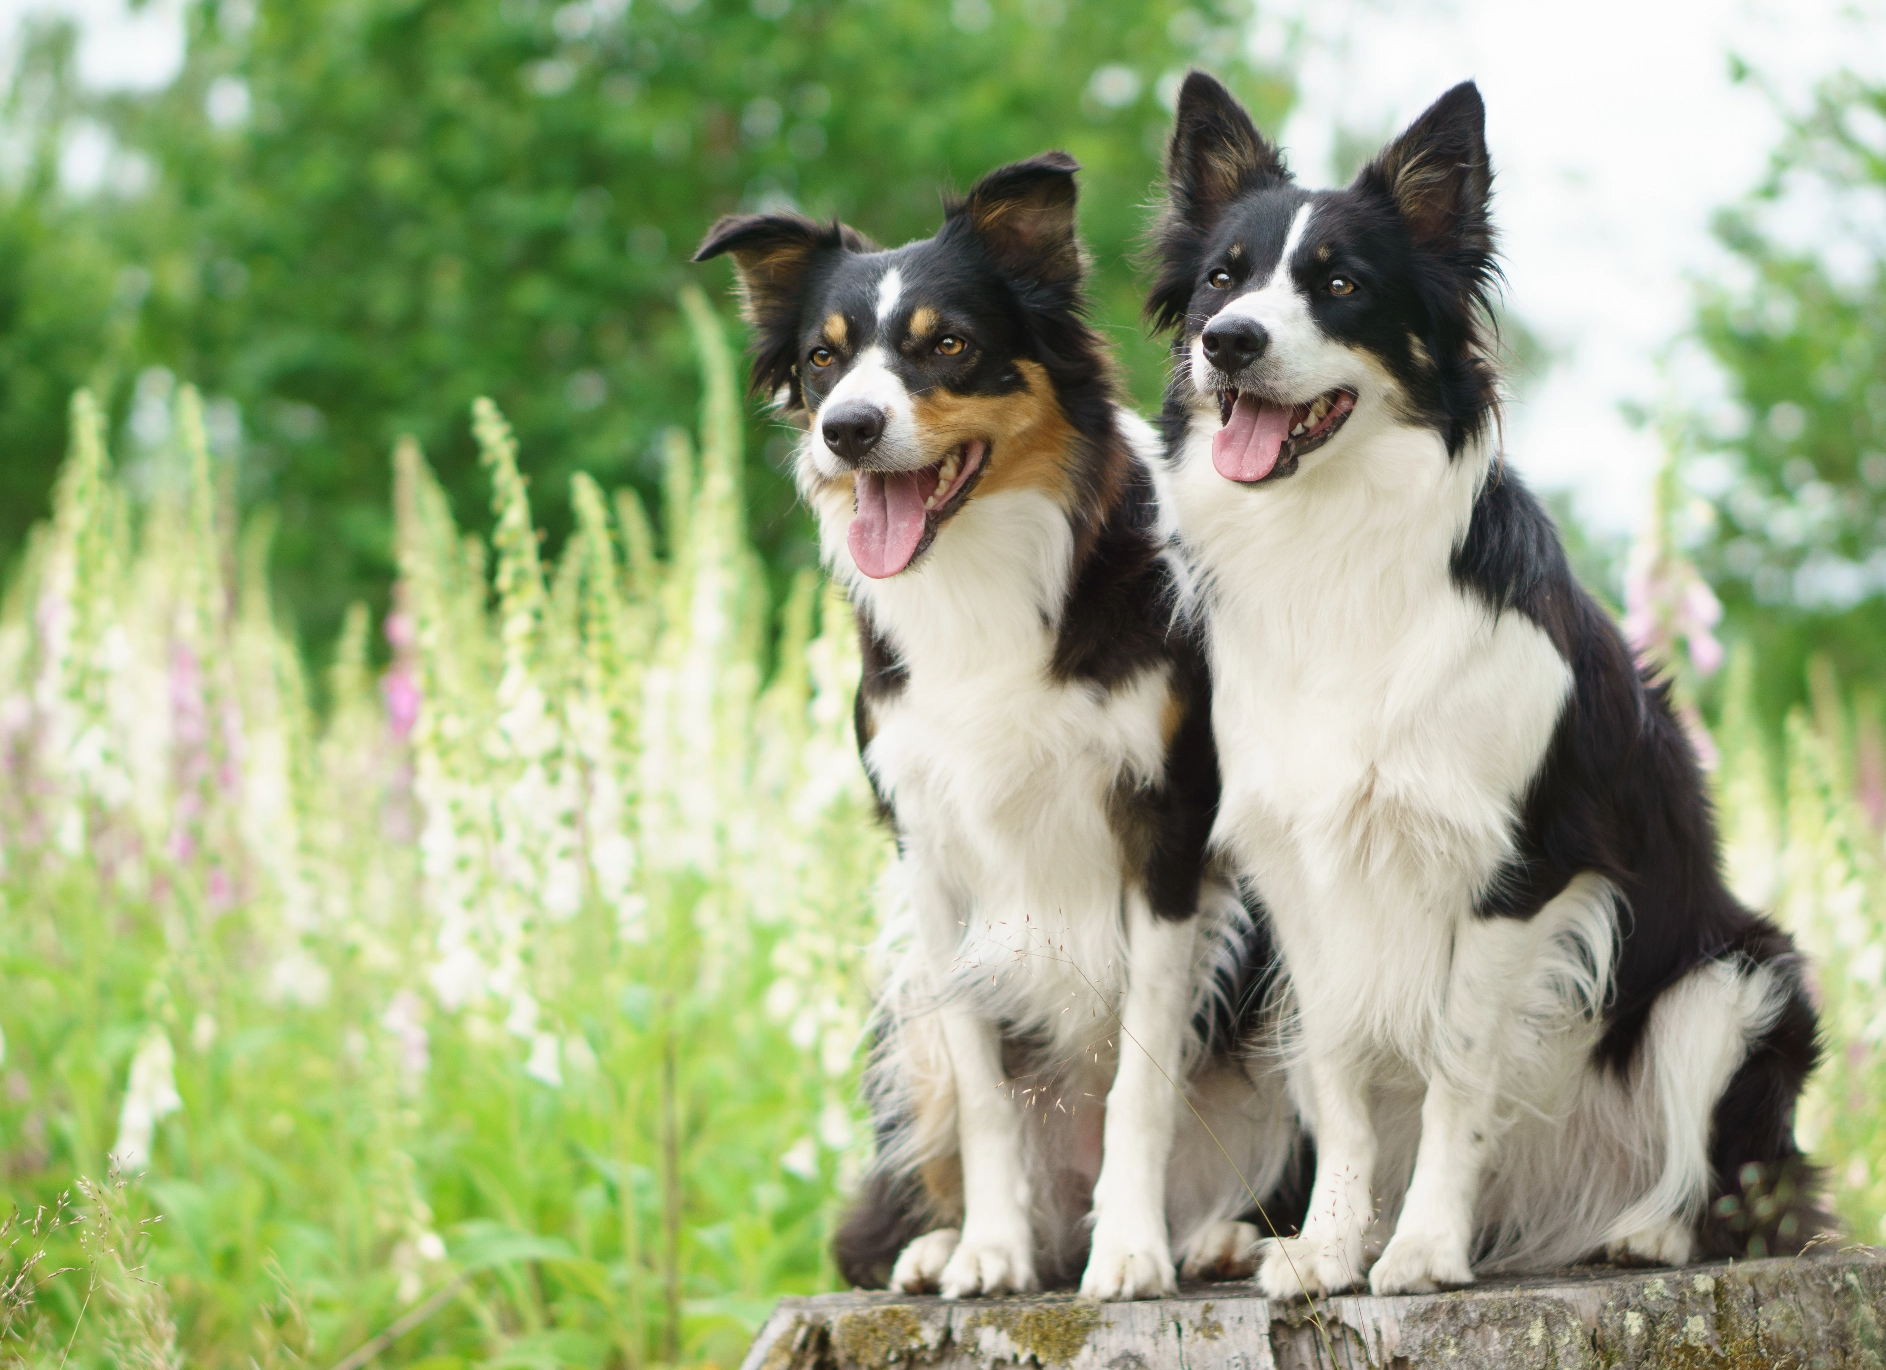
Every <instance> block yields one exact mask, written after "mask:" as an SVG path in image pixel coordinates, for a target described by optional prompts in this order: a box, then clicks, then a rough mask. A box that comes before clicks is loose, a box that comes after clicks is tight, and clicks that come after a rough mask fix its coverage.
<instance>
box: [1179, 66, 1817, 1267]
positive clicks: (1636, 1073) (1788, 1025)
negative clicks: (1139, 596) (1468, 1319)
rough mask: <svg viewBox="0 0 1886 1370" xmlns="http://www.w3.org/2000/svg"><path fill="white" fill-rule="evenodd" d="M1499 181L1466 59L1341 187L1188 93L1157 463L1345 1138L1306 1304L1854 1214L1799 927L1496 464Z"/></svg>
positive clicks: (1312, 1104)
mask: <svg viewBox="0 0 1886 1370" xmlns="http://www.w3.org/2000/svg"><path fill="white" fill-rule="evenodd" d="M1491 178H1492V173H1491V171H1490V169H1489V165H1488V161H1487V154H1486V144H1485V136H1484V111H1483V108H1482V105H1481V101H1480V96H1479V93H1478V91H1477V90H1476V89H1475V88H1474V86H1473V85H1472V84H1463V85H1460V86H1457V87H1455V88H1454V89H1453V90H1451V91H1449V92H1448V93H1447V94H1446V95H1445V96H1443V97H1442V98H1441V99H1440V100H1439V101H1438V102H1437V103H1436V104H1435V105H1434V106H1433V107H1432V108H1431V109H1429V110H1428V111H1427V112H1426V113H1425V114H1423V115H1422V116H1421V117H1420V118H1419V119H1417V120H1416V121H1415V123H1414V124H1413V125H1412V126H1411V127H1410V128H1409V129H1408V130H1407V131H1406V132H1405V133H1404V134H1402V135H1401V136H1400V137H1399V138H1398V139H1396V140H1395V141H1394V142H1393V143H1391V144H1390V145H1389V146H1388V147H1387V148H1386V149H1385V150H1384V151H1383V152H1382V154H1381V155H1380V156H1379V157H1378V158H1377V159H1376V160H1375V161H1374V162H1373V163H1371V164H1370V165H1369V166H1367V167H1366V168H1364V169H1363V171H1362V172H1361V174H1360V175H1359V176H1358V177H1357V178H1356V180H1355V182H1354V184H1352V185H1351V186H1350V187H1348V188H1347V189H1345V190H1337V191H1323V192H1313V191H1309V190H1305V189H1303V188H1301V187H1299V186H1297V185H1296V184H1295V183H1294V182H1293V181H1292V180H1291V178H1290V176H1289V173H1288V172H1287V171H1286V169H1285V167H1284V164H1283V162H1282V160H1281V158H1280V157H1279V155H1278V153H1277V151H1276V150H1275V149H1274V148H1272V147H1271V146H1270V145H1269V144H1268V143H1266V142H1265V140H1264V139H1263V138H1262V137H1261V136H1260V135H1259V134H1258V132H1257V130H1256V129H1255V128H1254V127H1253V125H1252V123H1251V121H1250V118H1249V117H1248V116H1247V115H1246V113H1245V111H1244V110H1243V109H1242V108H1241V107H1240V106H1239V105H1238V103H1237V101H1236V100H1235V99H1234V98H1233V97H1232V96H1231V95H1230V93H1229V92H1228V91H1226V90H1225V88H1224V87H1223V86H1221V85H1220V84H1219V83H1218V82H1217V81H1215V80H1213V79H1212V78H1211V77H1209V76H1206V75H1204V74H1203V73H1198V72H1194V73H1193V74H1192V75H1191V76H1190V77H1189V78H1188V80H1187V81H1186V83H1185V85H1184V86H1183V88H1182V91H1181V94H1180V98H1179V104H1178V111H1177V123H1176V127H1175V129H1174V132H1173V135H1172V141H1171V146H1170V149H1169V152H1168V163H1167V193H1168V203H1167V205H1166V208H1165V210H1164V213H1163V216H1162V217H1161V218H1160V220H1159V221H1158V222H1157V224H1156V225H1155V227H1154V229H1153V254H1154V258H1155V260H1156V263H1157V269H1158V278H1157V282H1156V284H1155V286H1154V288H1153V290H1152V293H1151V296H1150V299H1149V301H1148V305H1147V309H1148V313H1149V315H1150V316H1151V318H1152V319H1153V320H1154V322H1155V323H1156V324H1157V325H1159V326H1162V327H1168V328H1174V329H1176V330H1178V336H1177V338H1176V341H1175V348H1174V358H1175V368H1174V377H1173V380H1172V384H1171V387H1170V389H1169V391H1168V396H1167V402H1166V407H1165V413H1164V427H1165V433H1166V439H1167V443H1168V461H1167V464H1166V467H1165V469H1164V473H1163V476H1162V492H1161V493H1162V496H1163V497H1164V499H1165V500H1167V501H1169V508H1170V513H1171V516H1172V518H1173V520H1174V523H1175V525H1176V528H1177V536H1178V538H1179V542H1180V545H1181V547H1182V553H1183V556H1184V558H1185V560H1186V562H1187V564H1188V566H1189V567H1190V569H1191V573H1192V577H1193V587H1194V594H1195V596H1196V601H1195V602H1196V606H1197V610H1198V612H1199V614H1200V616H1201V617H1202V619H1203V621H1204V624H1205V626H1206V631H1207V639H1208V654H1209V660H1210V664H1211V674H1212V680H1213V723H1214V730H1215V733H1216V738H1217V745H1218V752H1219V757H1220V763H1221V766H1222V769H1223V798H1222V801H1221V804H1220V809H1219V814H1218V818H1217V821H1216V825H1215V828H1214V834H1213V836H1214V842H1215V844H1216V845H1217V847H1218V848H1220V849H1221V850H1222V851H1223V852H1224V853H1225V854H1226V855H1227V856H1228V857H1229V858H1230V859H1231V860H1232V862H1233V863H1234V865H1235V868H1236V870H1237V872H1238V873H1239V875H1240V876H1241V877H1242V878H1243V879H1244V880H1245V881H1246V882H1247V885H1248V889H1249V891H1250V892H1251V893H1252V894H1253V895H1255V896H1256V897H1257V898H1259V899H1261V901H1262V903H1263V905H1264V907H1265V908H1266V909H1267V910H1268V913H1269V916H1270V919H1271V925H1272V929H1273V936H1274V937H1275V938H1276V942H1277V947H1278V951H1279V953H1280V955H1281V957H1282V961H1283V969H1284V975H1285V979H1286V983H1287V996H1288V1009H1289V1019H1288V1023H1289V1026H1288V1037H1289V1052H1288V1060H1289V1067H1288V1068H1289V1072H1290V1082H1291V1089H1292V1093H1293V1095H1294V1096H1295V1098H1296V1099H1297V1100H1298V1103H1299V1105H1300V1108H1301V1110H1302V1115H1303V1118H1304V1120H1305V1122H1306V1124H1307V1125H1308V1128H1309V1130H1310V1132H1311V1133H1312V1135H1313V1137H1314V1141H1315V1147H1316V1153H1317V1159H1316V1172H1315V1180H1314V1183H1313V1186H1312V1190H1311V1198H1310V1205H1309V1209H1308V1213H1307V1217H1306V1220H1305V1224H1304V1228H1303V1231H1302V1233H1301V1235H1300V1236H1298V1237H1295V1238H1292V1239H1289V1240H1287V1241H1285V1242H1281V1243H1277V1244H1275V1245H1274V1246H1273V1247H1271V1248H1270V1249H1269V1250H1268V1251H1267V1252H1266V1253H1265V1254H1264V1256H1263V1260H1262V1267H1261V1269H1260V1272H1259V1279H1260V1282H1261V1284H1262V1285H1263V1287H1264V1289H1265V1291H1266V1292H1267V1293H1269V1294H1271V1295H1272V1296H1274V1297H1291V1296H1298V1295H1301V1294H1304V1293H1310V1294H1316V1293H1321V1292H1324V1291H1333V1290H1338V1289H1343V1288H1347V1287H1350V1286H1353V1285H1355V1284H1357V1283H1359V1282H1360V1281H1361V1280H1362V1278H1363V1276H1364V1274H1365V1272H1367V1273H1368V1283H1369V1285H1370V1287H1371V1288H1372V1289H1373V1291H1374V1292H1376V1293H1378V1294H1393V1293H1405V1292H1413V1291H1425V1290H1432V1289H1435V1288H1437V1287H1443V1286H1450V1285H1462V1284H1466V1283H1468V1282H1470V1281H1471V1280H1472V1279H1473V1278H1474V1272H1475V1270H1476V1269H1479V1270H1495V1269H1515V1268H1521V1267H1534V1268H1537V1267H1541V1266H1552V1265H1557V1264H1562V1263H1566V1262H1571V1261H1575V1260H1579V1259H1583V1258H1586V1257H1588V1256H1590V1255H1593V1254H1595V1253H1597V1252H1599V1251H1608V1252H1609V1253H1610V1255H1611V1256H1612V1257H1613V1258H1615V1259H1621V1260H1632V1261H1642V1262H1650V1263H1667V1264H1680V1263H1682V1262H1685V1261H1687V1260H1689V1259H1691V1258H1692V1256H1696V1255H1702V1254H1707V1255H1712V1256H1721V1255H1729V1254H1737V1255H1740V1254H1751V1253H1753V1254H1759V1253H1761V1252H1768V1253H1776V1252H1781V1251H1789V1250H1794V1249H1797V1248H1799V1247H1800V1246H1801V1245H1802V1244H1803V1242H1805V1241H1806V1240H1807V1239H1808V1238H1809V1237H1810V1236H1811V1235H1813V1233H1815V1232H1816V1231H1818V1230H1819V1228H1820V1226H1821V1224H1822V1221H1823V1220H1822V1219H1821V1217H1820V1215H1819V1214H1818V1213H1817V1212H1816V1211H1815V1209H1814V1206H1813V1203H1812V1196H1811V1195H1810V1193H1809V1190H1810V1188H1811V1186H1812V1185H1813V1183H1814V1177H1813V1175H1812V1172H1811V1171H1810V1169H1809V1167H1808V1166H1807V1165H1806V1163H1805V1162H1804V1160H1803V1158H1802V1156H1801V1153H1800V1151H1799V1150H1798V1149H1797V1147H1796V1145H1795V1142H1794V1138H1793V1111H1794V1104H1795V1099H1796V1096H1797V1095H1798V1094H1799V1092H1800V1089H1801V1085H1802V1081H1803V1079H1804V1077H1805V1076H1806V1075H1807V1074H1808V1072H1809V1070H1810V1069H1811V1068H1812V1066H1813V1064H1814V1062H1815V1059H1816V1028H1815V1017H1814V1011H1813V1009H1812V1008H1811V1007H1810V1005H1809V1001H1808V997H1807V995H1806V993H1805V991H1804V989H1803V983H1802V982H1803V967H1802V964H1801V961H1800V958H1799V957H1798V956H1797V954H1796V952H1795V950H1794V947H1793V945H1792V944H1791V943H1790V941H1789V940H1788V938H1787V937H1786V936H1785V935H1784V934H1783V933H1781V932H1780V931H1779V930H1778V929H1777V928H1776V927H1775V926H1774V925H1773V924H1771V923H1769V922H1768V921H1766V920H1765V919H1763V918H1760V917H1758V916H1756V915H1755V914H1753V913H1750V912H1749V911H1748V910H1746V909H1744V908H1742V907H1741V906H1740V905H1738V904H1737V903H1736V901H1735V899H1734V897H1733V896H1732V895H1731V894H1730V893H1729V892H1728V890H1727V889H1726V888H1725V887H1724V885H1723V883H1722V880H1721V878H1720V876H1719V874H1718V870H1717V857H1716V835H1715V830H1714V823H1713V819H1712V816H1711V812H1710V808H1709V804H1708V801H1707V799H1706V798H1705V795H1704V792H1703V786H1702V781H1701V777H1700V775H1699V773H1698V769H1697V763H1696V759H1695V756H1694V754H1693V753H1692V751H1691V748H1690V746H1689V744H1688V741H1687V740H1686V738H1685V736H1684V733H1683V731H1682V729H1681V728H1680V727H1679V726H1678V724H1677V723H1676V721H1675V719H1674V718H1673V716H1672V713H1671V710H1670V707H1669V705H1668V702H1667V700H1666V697H1665V693H1664V691H1663V689H1662V688H1661V687H1660V686H1659V685H1658V684H1656V683H1655V682H1654V681H1653V680H1650V679H1648V678H1647V677H1646V676H1645V675H1644V674H1643V673H1642V672H1640V670H1639V669H1638V668H1637V667H1636V666H1635V665H1634V664H1633V662H1632V659H1631V654H1630V652H1629V650H1628V649H1627V647H1626V645H1625V643H1624V642H1623V640H1622V638H1621V637H1620V636H1619V633H1618V631H1617V629H1616V627H1615V626H1614V625H1613V624H1612V622H1611V621H1610V619H1609V618H1608V617H1607V616H1606V615H1605V613H1604V612H1603V611H1602V610H1601V609H1600V608H1599V606H1598V605H1597V604H1596V603H1595V602H1594V601H1593V600H1592V599H1591V597H1590V596H1589V595H1587V594H1586V593H1585V592H1584V591H1583V590H1582V589H1581V588H1580V587H1579V585H1578V584H1577V582H1576V581H1575V580H1574V579H1573V577H1572V575H1571V573H1570V571H1569V570H1568V569H1567V566H1566V561H1565V556H1564V553H1563V551H1562V549H1561V546H1560V543H1559V539H1558V536H1557V533H1556V530H1555V529H1554V528H1553V526H1552V523H1551V521H1550V519H1549V518H1548V516H1547V515H1546V514H1545V512H1544V511H1543V510H1542V509H1541V508H1540V506H1539V504H1538V503H1537V502H1536V501H1535V500H1534V499H1533V497H1532V496H1531V495H1530V494H1529V493H1528V492H1527V491H1526V489H1525V487H1524V486H1523V485H1522V484H1521V483H1520V481H1519V480H1518V479H1517V478H1516V477H1515V476H1514V475H1513V473H1512V472H1511V471H1509V470H1506V469H1505V468H1504V467H1503V465H1502V463H1501V460H1500V452H1499V446H1498V400H1497V395H1496V389H1495V386H1496V373H1495V368H1494V364H1493V360H1492V357H1491V353H1490V347H1489V343H1488V335H1487V330H1488V312H1489V311H1488V306H1489V294H1490V291H1491V290H1492V288H1493V286H1494V284H1495V282H1496V279H1497V278H1496V267H1495V265H1494V261H1493V256H1492V251H1493V244H1492V228H1491V224H1490V221H1489V217H1488V199H1489V190H1490V185H1491ZM1391 1233H1392V1235H1390V1234H1391ZM1384 1237H1386V1238H1387V1244H1386V1249H1383V1248H1382V1246H1381V1239H1382V1238H1384ZM1378 1251H1379V1259H1376V1260H1374V1264H1373V1269H1372V1271H1371V1270H1370V1260H1371V1257H1372V1256H1375V1254H1376V1253H1377V1252H1378Z"/></svg>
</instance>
